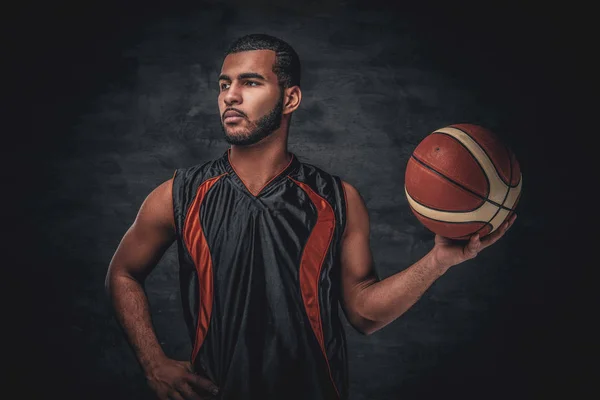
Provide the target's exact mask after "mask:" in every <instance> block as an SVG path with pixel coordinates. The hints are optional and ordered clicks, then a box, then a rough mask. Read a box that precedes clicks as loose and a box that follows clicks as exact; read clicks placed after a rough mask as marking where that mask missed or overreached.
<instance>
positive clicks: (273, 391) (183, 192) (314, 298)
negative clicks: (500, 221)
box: [106, 35, 515, 400]
mask: <svg viewBox="0 0 600 400" xmlns="http://www.w3.org/2000/svg"><path fill="white" fill-rule="evenodd" d="M218 84H219V88H220V92H219V97H218V103H219V112H220V116H221V120H222V127H223V131H224V133H225V138H226V140H227V142H228V143H229V144H230V145H231V146H230V148H229V149H228V151H227V152H225V153H224V154H223V156H222V157H220V158H218V159H216V160H213V161H210V162H208V163H205V164H202V165H196V166H192V167H189V168H182V169H178V170H176V171H175V174H174V176H173V178H172V179H169V180H168V181H166V182H164V183H162V184H161V185H159V186H158V187H157V188H156V189H154V190H153V191H152V192H151V193H150V194H149V195H148V197H147V198H146V199H145V201H144V202H143V204H142V205H141V207H140V210H139V213H138V215H137V217H136V220H135V221H134V223H133V225H132V226H131V227H130V228H129V230H128V231H127V233H126V234H125V236H124V237H123V239H122V241H121V243H120V245H119V246H118V248H117V250H116V252H115V254H114V257H113V259H112V261H111V263H110V266H109V269H108V274H107V277H106V287H107V291H108V293H109V295H110V298H111V300H112V304H113V305H114V309H115V311H116V315H117V319H118V321H119V323H120V325H121V326H122V327H123V329H124V332H125V334H126V337H127V339H128V341H129V343H130V344H131V346H132V348H133V350H134V352H135V355H136V356H137V359H138V360H139V362H140V364H141V367H142V369H143V372H144V374H145V376H146V377H147V379H148V383H149V385H150V387H151V388H152V389H153V390H154V392H155V393H156V394H157V397H158V398H159V399H161V400H164V399H173V400H181V399H186V400H187V399H189V400H197V399H207V398H221V399H306V400H322V399H345V398H347V397H348V376H347V355H346V340H345V336H344V331H343V326H342V323H341V321H340V316H339V315H338V303H340V304H341V305H342V309H343V311H344V313H345V315H346V317H347V319H348V321H349V322H350V323H351V325H352V326H353V327H354V328H355V329H356V330H358V331H359V332H362V333H363V334H366V335H368V334H371V333H373V332H375V331H377V330H379V329H381V328H383V327H384V326H386V325H387V324H389V323H390V322H392V321H394V320H395V319H396V318H398V317H399V316H400V315H402V314H403V313H404V312H405V311H406V310H408V309H409V308H410V307H411V306H412V305H413V304H414V303H415V302H416V301H417V300H418V299H419V298H420V296H421V295H422V294H423V292H424V291H425V290H427V288H429V287H430V285H431V284H432V283H433V282H434V281H435V280H436V279H437V278H439V277H440V276H441V275H443V274H444V273H445V272H446V271H447V270H448V269H449V268H450V267H451V266H453V265H456V264H459V263H461V262H463V261H465V260H469V259H472V258H473V257H475V256H476V255H477V253H478V252H479V251H481V250H483V249H484V248H486V247H488V246H490V245H491V244H493V243H494V242H496V241H497V240H498V239H500V238H501V237H502V235H503V234H504V233H505V232H506V230H507V229H508V228H509V227H510V225H512V223H513V222H514V219H515V217H513V218H512V219H511V220H510V221H508V222H506V223H504V225H503V226H502V227H501V228H499V229H498V230H497V231H495V232H493V233H492V234H490V235H488V236H487V237H484V238H483V239H481V240H480V239H479V238H478V236H477V235H474V236H472V237H471V239H470V240H469V241H468V243H466V244H465V243H464V242H460V243H459V242H455V241H451V240H449V239H447V238H444V237H440V236H436V237H435V245H434V246H433V248H432V249H431V251H430V252H429V253H428V254H427V255H425V256H424V257H423V258H422V259H420V260H419V261H417V262H416V263H414V264H413V265H411V266H410V267H409V268H407V269H405V270H403V271H401V272H399V273H397V274H395V275H392V276H390V277H388V278H387V279H384V280H379V279H378V277H377V275H376V273H375V271H374V269H373V266H372V260H371V250H370V246H369V218H368V214H367V209H366V208H365V204H364V202H363V200H362V198H361V196H360V194H359V193H358V192H357V190H356V189H355V188H354V187H352V186H351V185H350V184H349V183H347V182H345V181H342V180H341V179H340V178H339V177H337V176H333V175H330V174H328V173H327V172H325V171H323V170H321V169H319V168H316V167H314V166H312V165H308V164H305V163H303V162H302V161H301V160H299V159H298V158H297V157H296V156H295V155H294V154H292V153H290V152H289V151H288V149H287V139H288V131H289V127H290V121H291V117H292V114H293V112H294V111H295V110H296V109H297V108H298V107H299V106H300V102H301V99H302V92H301V90H300V61H299V59H298V56H297V54H296V52H295V51H294V50H293V49H292V48H291V47H290V46H289V45H288V44H287V43H285V42H283V41H281V40H279V39H277V38H274V37H271V36H267V35H248V36H245V37H242V38H240V39H238V40H237V41H235V42H234V43H233V44H232V46H231V47H230V48H229V50H228V51H227V55H226V57H225V59H224V62H223V65H222V70H221V75H220V76H219V81H218ZM174 242H176V243H177V247H178V252H179V264H180V280H181V295H182V300H183V309H184V313H185V320H186V323H187V325H188V327H189V334H190V337H191V340H192V343H193V350H192V354H191V357H190V360H188V361H179V360H173V359H169V358H168V357H167V356H166V355H165V354H164V352H163V350H162V349H161V346H160V344H159V343H158V341H157V338H156V335H155V332H154V330H153V327H152V323H151V318H150V313H149V309H148V302H147V298H146V296H145V293H144V289H143V283H144V279H145V278H146V277H147V276H148V274H149V273H150V272H151V271H152V269H153V268H154V267H155V265H156V264H157V262H158V260H159V259H160V258H161V256H162V255H163V253H164V252H165V250H166V249H167V248H169V246H171V244H172V243H174Z"/></svg>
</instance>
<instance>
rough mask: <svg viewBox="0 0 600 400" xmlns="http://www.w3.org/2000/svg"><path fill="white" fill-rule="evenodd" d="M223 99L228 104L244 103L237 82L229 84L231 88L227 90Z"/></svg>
mask: <svg viewBox="0 0 600 400" xmlns="http://www.w3.org/2000/svg"><path fill="white" fill-rule="evenodd" d="M223 101H224V102H225V104H226V105H227V106H231V105H233V104H241V103H242V93H241V90H240V89H239V86H238V85H237V84H235V83H232V84H231V85H230V86H229V89H227V91H226V92H225V95H224V97H223Z"/></svg>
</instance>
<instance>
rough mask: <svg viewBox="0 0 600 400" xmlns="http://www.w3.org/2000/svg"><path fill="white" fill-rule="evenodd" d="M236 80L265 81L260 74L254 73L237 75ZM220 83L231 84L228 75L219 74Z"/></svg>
mask: <svg viewBox="0 0 600 400" xmlns="http://www.w3.org/2000/svg"><path fill="white" fill-rule="evenodd" d="M238 79H240V80H241V79H260V80H263V81H266V80H267V79H266V78H265V77H264V76H262V75H261V74H257V73H256V72H244V73H243V74H239V75H238ZM219 80H220V81H229V82H231V78H230V77H229V75H225V74H221V75H220V76H219Z"/></svg>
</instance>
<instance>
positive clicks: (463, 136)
mask: <svg viewBox="0 0 600 400" xmlns="http://www.w3.org/2000/svg"><path fill="white" fill-rule="evenodd" d="M522 184H523V179H522V175H521V169H520V168H519V163H518V162H517V159H516V158H515V155H514V154H513V152H512V151H511V150H510V149H509V148H508V147H507V146H505V145H504V144H503V143H502V142H501V141H500V140H499V139H498V137H497V136H496V135H494V134H493V133H492V132H490V131H489V130H487V129H485V128H482V127H481V126H477V125H471V124H456V125H450V126H447V127H445V128H442V129H438V130H436V131H435V132H433V133H431V134H430V135H428V136H427V137H425V139H423V140H422V141H421V143H419V145H418V146H417V147H416V148H415V150H414V152H413V154H412V155H411V157H410V159H409V160H408V165H407V167H406V175H405V186H404V190H405V193H406V197H407V199H408V204H409V206H410V208H411V210H412V212H413V213H414V214H415V215H416V217H417V218H418V219H419V221H420V222H421V223H422V224H423V225H425V227H427V228H428V229H429V230H431V231H432V232H434V233H437V234H439V235H441V236H445V237H448V238H452V239H468V238H469V236H471V235H473V234H475V233H479V236H480V237H483V236H485V235H487V234H489V233H491V232H493V231H495V230H496V229H498V227H499V226H500V225H501V224H502V222H504V221H505V220H506V219H507V218H509V217H510V216H511V215H512V214H513V212H514V210H515V207H516V206H517V203H518V201H519V198H520V196H521V187H522Z"/></svg>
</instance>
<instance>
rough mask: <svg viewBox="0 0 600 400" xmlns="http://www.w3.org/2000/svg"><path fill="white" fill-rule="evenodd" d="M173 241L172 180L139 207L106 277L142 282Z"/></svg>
mask: <svg viewBox="0 0 600 400" xmlns="http://www.w3.org/2000/svg"><path fill="white" fill-rule="evenodd" d="M174 240H175V221H174V217H173V198H172V180H168V181H166V182H164V183H162V184H161V185H159V186H158V187H157V188H156V189H154V190H153V191H152V192H151V193H150V194H149V195H148V197H146V199H145V200H144V202H143V203H142V205H141V207H140V209H139V211H138V214H137V216H136V219H135V221H134V222H133V224H132V225H131V227H130V228H129V229H128V230H127V232H126V233H125V235H124V236H123V238H122V239H121V242H120V243H119V246H118V247H117V250H116V251H115V254H114V255H113V258H112V260H111V262H110V265H109V275H118V274H126V275H129V276H131V277H133V278H135V279H137V280H140V281H141V280H143V279H144V278H145V277H146V276H147V275H148V274H149V273H150V272H151V270H152V269H153V268H154V267H155V266H156V264H157V263H158V261H159V260H160V258H161V257H162V255H163V254H164V252H165V251H166V250H167V249H168V248H169V247H170V245H171V244H172V243H173V241H174Z"/></svg>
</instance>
